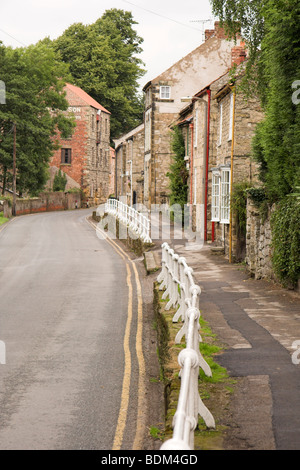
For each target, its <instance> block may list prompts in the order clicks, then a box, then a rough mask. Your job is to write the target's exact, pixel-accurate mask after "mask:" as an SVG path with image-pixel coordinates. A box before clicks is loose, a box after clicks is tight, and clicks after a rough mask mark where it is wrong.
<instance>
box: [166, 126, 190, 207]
mask: <svg viewBox="0 0 300 470" xmlns="http://www.w3.org/2000/svg"><path fill="white" fill-rule="evenodd" d="M171 147H172V152H173V154H174V156H173V160H172V163H171V165H170V171H169V172H168V173H167V176H168V178H169V180H170V191H171V192H170V204H171V205H174V204H179V205H180V206H181V208H183V207H184V204H186V203H187V191H188V184H187V181H188V171H187V169H186V164H185V160H184V157H185V145H184V138H183V135H182V132H181V129H180V128H179V127H178V126H175V127H174V129H173V135H172V140H171Z"/></svg>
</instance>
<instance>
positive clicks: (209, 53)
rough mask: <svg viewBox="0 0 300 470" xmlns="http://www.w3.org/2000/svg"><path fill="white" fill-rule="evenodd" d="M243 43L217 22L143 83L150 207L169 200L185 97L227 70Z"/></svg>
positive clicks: (146, 199)
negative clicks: (174, 129)
mask: <svg viewBox="0 0 300 470" xmlns="http://www.w3.org/2000/svg"><path fill="white" fill-rule="evenodd" d="M240 44H241V40H238V41H237V44H236V43H235V42H234V41H231V40H228V39H227V38H226V35H225V32H224V30H223V29H222V28H221V27H220V25H219V22H215V27H214V29H213V30H206V32H205V42H204V43H203V44H201V45H200V46H199V47H198V48H196V49H195V50H194V51H192V52H191V53H189V54H188V55H187V56H185V57H184V58H182V59H181V60H179V61H178V62H177V63H176V64H174V65H173V66H171V67H170V68H169V69H168V70H166V71H165V72H163V73H162V74H160V75H159V76H158V77H156V78H154V79H153V80H151V81H149V82H148V83H147V84H146V85H145V86H144V88H143V91H144V93H145V113H144V125H145V149H144V202H145V205H147V206H148V207H149V206H150V205H151V204H160V203H168V201H169V179H168V177H167V176H166V173H167V172H168V171H169V167H170V162H171V158H172V155H171V149H170V138H171V137H170V124H171V123H172V122H174V121H176V118H177V115H178V112H179V111H180V110H181V108H182V98H183V97H185V96H186V95H194V94H195V93H197V91H198V90H199V89H201V88H202V87H204V86H205V85H206V84H207V83H210V82H211V81H213V80H215V79H217V78H218V77H220V76H221V75H222V74H223V73H225V72H227V71H228V69H229V67H230V66H231V51H232V48H233V47H234V46H235V45H238V46H239V45H240Z"/></svg>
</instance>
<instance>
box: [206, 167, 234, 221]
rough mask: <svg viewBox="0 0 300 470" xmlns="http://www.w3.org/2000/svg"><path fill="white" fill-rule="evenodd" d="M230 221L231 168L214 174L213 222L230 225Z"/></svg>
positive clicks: (222, 169)
mask: <svg viewBox="0 0 300 470" xmlns="http://www.w3.org/2000/svg"><path fill="white" fill-rule="evenodd" d="M229 219H230V168H224V167H223V168H221V169H220V171H216V170H214V171H213V172H212V204H211V220H212V222H220V223H221V224H229Z"/></svg>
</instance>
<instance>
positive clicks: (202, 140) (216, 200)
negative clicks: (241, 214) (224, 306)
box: [177, 46, 263, 259]
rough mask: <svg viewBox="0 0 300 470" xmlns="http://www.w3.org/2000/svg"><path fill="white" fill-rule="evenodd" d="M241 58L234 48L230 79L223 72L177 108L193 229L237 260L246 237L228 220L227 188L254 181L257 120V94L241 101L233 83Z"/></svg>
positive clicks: (239, 73)
mask: <svg viewBox="0 0 300 470" xmlns="http://www.w3.org/2000/svg"><path fill="white" fill-rule="evenodd" d="M244 60H245V51H244V49H243V47H241V46H236V47H234V48H233V49H232V66H233V65H234V64H236V65H237V66H238V67H237V69H236V76H235V79H234V80H233V81H232V76H231V74H230V72H227V73H225V74H223V75H221V76H220V77H219V78H218V79H217V80H214V81H213V82H211V83H210V84H208V85H207V86H206V87H204V88H203V89H202V90H201V91H199V92H198V93H196V94H195V95H194V96H193V98H192V101H191V103H190V104H189V105H187V106H186V107H185V108H183V109H182V110H181V112H180V113H179V118H178V121H177V125H178V126H180V127H181V129H182V132H183V136H184V139H185V145H186V164H187V167H188V168H189V194H188V203H189V206H190V211H191V214H192V222H193V230H194V231H197V232H201V231H202V230H203V236H204V240H205V241H211V242H213V243H214V244H215V245H218V246H219V247H220V248H222V249H224V250H225V253H226V254H227V255H229V252H230V257H231V256H232V257H233V258H234V259H241V258H243V256H244V254H245V243H246V241H245V239H244V237H243V236H242V235H241V234H240V233H238V232H237V225H236V223H235V222H236V221H235V220H232V224H230V216H231V211H230V196H231V191H232V188H233V187H234V185H235V184H236V183H244V182H247V183H249V184H252V183H255V182H256V181H257V170H258V169H257V165H256V164H255V162H254V161H253V160H252V158H251V141H252V137H253V135H254V131H255V127H256V124H257V123H258V122H259V121H261V120H262V118H263V113H262V110H261V107H260V102H259V100H258V98H257V97H255V96H252V97H251V98H248V99H246V97H245V96H244V95H243V93H242V92H241V90H240V87H239V85H240V82H241V80H242V76H243V69H244V65H245V63H244ZM230 225H231V227H230Z"/></svg>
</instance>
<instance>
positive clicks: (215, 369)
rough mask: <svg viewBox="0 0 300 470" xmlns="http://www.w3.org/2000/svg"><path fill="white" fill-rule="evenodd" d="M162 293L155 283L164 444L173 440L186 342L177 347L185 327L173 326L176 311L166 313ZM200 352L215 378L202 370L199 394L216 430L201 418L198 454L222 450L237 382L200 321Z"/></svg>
mask: <svg viewBox="0 0 300 470" xmlns="http://www.w3.org/2000/svg"><path fill="white" fill-rule="evenodd" d="M162 295H163V292H162V291H159V285H158V283H154V311H155V322H156V329H157V338H158V357H159V362H160V368H161V380H162V381H163V383H164V390H165V429H164V431H163V432H161V433H160V438H161V440H162V441H164V440H167V439H170V438H171V437H172V433H173V428H172V420H173V416H174V414H175V412H176V409H177V403H178V397H179V391H180V378H179V372H180V367H179V365H178V361H177V358H178V354H179V352H180V350H182V349H184V348H185V344H184V338H183V341H182V343H181V344H176V343H175V337H176V334H177V332H178V331H179V330H180V328H181V326H182V324H181V323H180V322H178V323H173V321H172V319H173V316H174V314H175V312H176V310H175V309H170V310H168V311H166V310H165V305H166V303H167V300H163V299H162ZM200 335H201V338H202V342H201V343H200V352H201V354H202V356H203V358H204V359H205V360H206V362H207V363H208V365H209V366H210V368H211V371H212V377H207V376H206V375H205V374H204V372H203V371H202V370H201V369H200V374H199V388H198V390H199V394H200V398H201V400H202V401H203V403H204V404H205V406H206V407H207V408H208V409H209V411H210V412H211V413H212V415H213V417H214V419H215V422H216V427H215V429H208V428H207V427H206V425H205V423H204V421H203V419H202V418H201V417H199V421H198V426H197V429H196V430H195V433H194V436H195V442H194V449H195V450H222V449H223V448H224V447H223V440H224V436H225V433H226V422H227V419H226V413H227V410H228V407H229V403H230V398H231V395H232V393H233V391H234V385H235V381H234V380H233V379H232V378H230V377H229V375H228V373H227V370H226V369H224V368H223V367H221V366H220V365H219V364H218V363H217V361H216V355H218V354H221V353H222V351H223V349H222V346H221V345H220V344H218V339H217V337H216V336H215V335H214V334H213V333H212V331H211V329H210V327H209V324H208V323H207V322H206V321H205V320H204V319H203V318H202V317H200Z"/></svg>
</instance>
